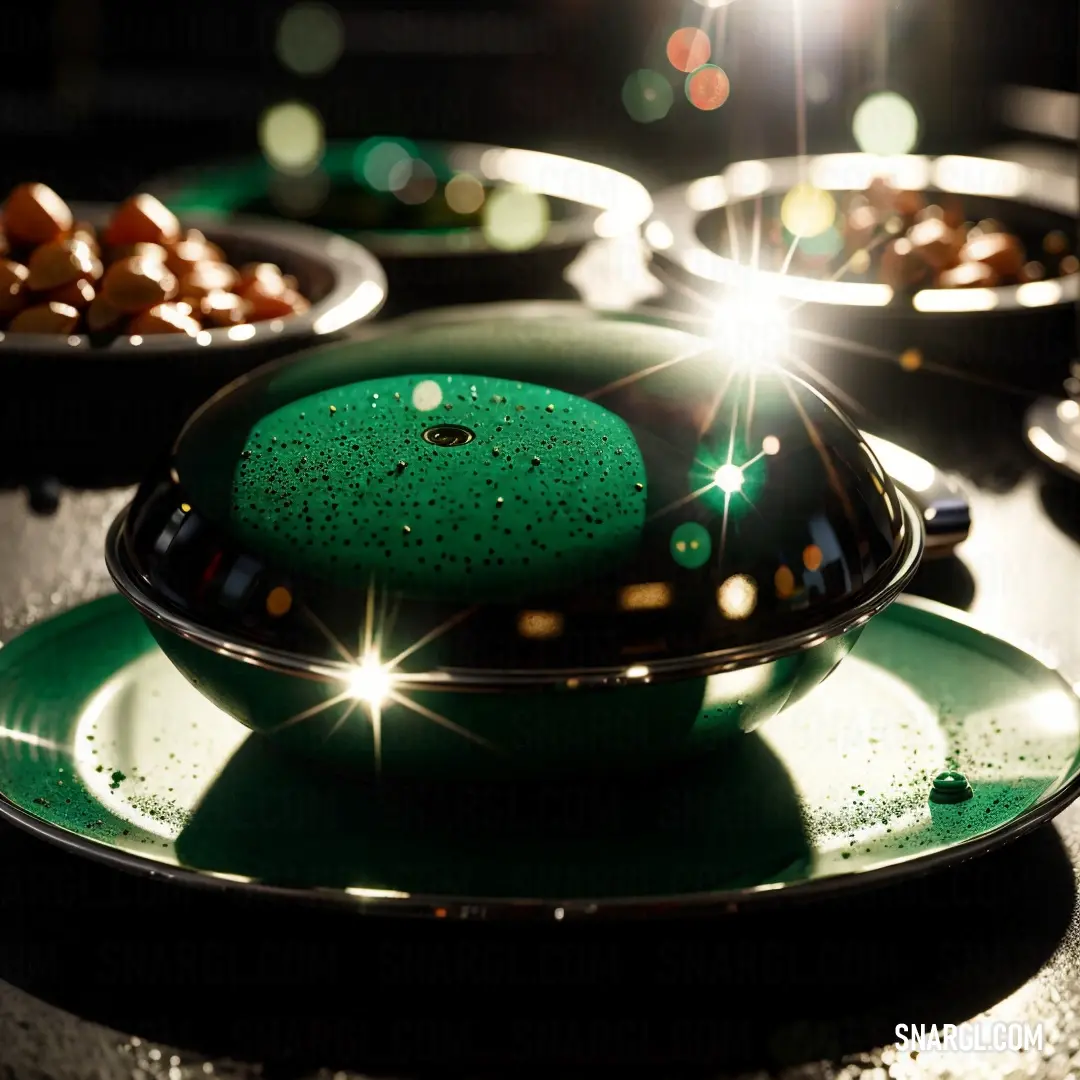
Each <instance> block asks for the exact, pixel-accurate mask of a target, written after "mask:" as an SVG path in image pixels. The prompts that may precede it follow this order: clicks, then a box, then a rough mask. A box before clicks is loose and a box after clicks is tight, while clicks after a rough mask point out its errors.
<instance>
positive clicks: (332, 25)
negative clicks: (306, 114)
mask: <svg viewBox="0 0 1080 1080" xmlns="http://www.w3.org/2000/svg"><path fill="white" fill-rule="evenodd" d="M344 49H345V29H344V27H343V26H342V23H341V16H340V15H338V13H337V12H336V11H335V10H334V9H333V8H332V7H331V6H330V5H329V4H324V3H319V2H317V0H314V2H312V0H309V2H306V3H301V4H293V6H292V7H291V8H289V10H288V11H286V12H285V14H284V15H283V16H282V17H281V22H280V23H278V31H277V56H278V59H279V60H280V61H281V63H282V64H283V65H284V66H285V67H287V68H288V69H289V70H290V71H295V72H296V74H297V75H323V74H325V73H326V72H327V71H329V70H330V69H331V68H332V67H333V66H334V65H335V64H336V63H337V62H338V60H340V59H341V54H342V52H343V51H344Z"/></svg>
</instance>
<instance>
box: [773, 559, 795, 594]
mask: <svg viewBox="0 0 1080 1080" xmlns="http://www.w3.org/2000/svg"><path fill="white" fill-rule="evenodd" d="M773 585H774V586H775V587H776V595H777V596H778V597H780V599H781V600H787V599H788V598H789V597H791V596H794V595H795V575H794V574H793V573H792V572H791V567H789V566H781V567H780V569H779V570H777V571H776V573H775V574H774V575H773Z"/></svg>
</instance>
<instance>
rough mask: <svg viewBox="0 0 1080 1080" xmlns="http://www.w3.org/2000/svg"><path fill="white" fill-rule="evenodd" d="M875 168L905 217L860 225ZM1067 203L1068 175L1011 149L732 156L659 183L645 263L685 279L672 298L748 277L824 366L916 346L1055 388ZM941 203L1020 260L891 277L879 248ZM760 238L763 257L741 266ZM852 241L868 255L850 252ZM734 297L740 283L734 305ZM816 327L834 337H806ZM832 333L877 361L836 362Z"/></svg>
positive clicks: (908, 355) (1068, 269)
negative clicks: (947, 275)
mask: <svg viewBox="0 0 1080 1080" xmlns="http://www.w3.org/2000/svg"><path fill="white" fill-rule="evenodd" d="M878 178H880V179H882V180H884V181H886V183H887V184H888V185H890V186H891V187H892V188H893V189H895V191H896V192H898V193H901V194H902V197H903V198H904V199H905V200H907V201H908V203H909V205H910V206H911V213H910V216H909V217H907V218H906V219H904V218H902V217H901V216H900V215H898V214H897V213H896V212H895V211H894V210H893V209H891V208H890V209H889V210H888V211H887V212H886V213H885V214H884V215H883V216H882V220H881V224H879V225H878V226H877V227H876V228H874V229H867V230H866V231H865V232H864V233H863V234H862V235H860V234H859V230H858V229H857V228H853V222H854V223H855V224H857V223H858V219H857V218H853V213H854V212H853V211H851V209H850V208H851V207H853V206H856V207H857V206H858V205H859V203H860V202H862V203H864V204H865V203H866V202H870V201H872V200H873V199H874V198H875V195H876V194H877V192H875V190H873V189H871V185H872V184H874V182H875V180H877V179H878ZM800 191H801V193H802V196H803V199H802V205H801V206H796V207H795V211H794V213H792V212H791V207H792V205H793V204H792V203H788V202H787V199H788V197H789V195H790V196H791V197H792V198H794V197H795V196H796V195H797V194H798V193H799V192H800ZM822 193H827V195H826V196H825V197H824V198H822ZM860 195H865V196H868V198H867V199H860V198H859V196H860ZM759 207H760V211H759ZM942 207H944V210H943V209H942ZM830 208H831V209H830ZM1076 208H1077V182H1076V178H1075V176H1069V175H1063V174H1058V173H1053V172H1048V171H1044V170H1039V169H1034V168H1029V167H1026V166H1023V165H1020V164H1018V163H1015V162H1009V161H998V160H991V159H986V158H975V157H960V156H944V157H938V158H929V157H922V156H916V155H907V156H901V157H893V158H878V157H875V156H872V155H867V154H829V155H824V156H820V157H814V158H809V159H807V160H805V161H800V159H798V158H783V159H774V160H770V161H743V162H738V163H736V164H734V165H731V166H729V167H728V168H727V169H726V170H725V172H724V173H722V174H720V175H717V176H710V177H704V178H702V179H699V180H696V181H693V182H692V183H689V184H682V185H679V186H677V187H672V188H669V189H667V190H665V191H663V192H661V193H660V194H659V195H657V196H656V199H655V211H654V214H653V217H652V219H651V221H650V222H649V224H648V226H647V227H646V230H645V236H646V240H647V242H648V244H649V246H650V248H651V251H652V253H653V260H654V265H655V266H657V267H658V268H659V269H660V271H661V273H663V272H664V271H667V273H668V275H674V276H675V278H676V280H677V281H678V282H679V283H680V284H679V285H677V286H676V287H675V291H674V292H673V294H672V295H673V299H676V300H678V301H679V302H680V303H682V302H683V301H684V300H685V299H686V297H685V292H686V290H687V289H689V290H692V291H693V292H694V293H696V294H699V295H700V296H701V297H702V298H703V299H704V300H705V301H707V302H711V301H722V300H723V298H724V297H725V296H726V295H729V294H732V293H734V292H735V290H741V289H744V288H745V289H749V290H752V292H753V296H754V297H755V298H756V300H758V301H762V300H763V301H764V304H765V308H766V309H770V308H771V307H773V306H775V309H776V310H775V312H770V311H768V310H766V311H763V312H762V314H761V317H760V321H763V322H768V321H769V320H770V319H772V317H773V315H775V316H777V317H778V318H780V319H783V318H785V317H789V318H790V320H791V323H792V325H793V326H795V327H797V328H798V329H800V330H802V331H804V332H807V333H805V336H804V337H803V339H802V340H801V342H800V345H799V352H800V356H801V357H802V358H803V359H805V360H808V361H809V362H811V363H814V362H816V361H817V360H818V359H820V358H822V357H823V356H825V357H826V358H827V360H828V363H829V365H830V366H835V365H837V364H839V365H840V366H841V367H843V366H844V365H845V364H847V366H849V367H850V366H856V367H861V368H863V369H865V371H866V372H867V373H868V375H870V376H871V377H872V376H873V374H874V373H875V372H877V371H880V370H881V368H882V364H881V363H880V361H881V360H888V359H892V360H893V361H894V363H893V364H892V365H891V366H892V367H894V368H895V367H897V363H896V361H900V360H901V357H904V358H905V361H902V362H903V363H904V364H905V367H906V369H907V370H913V369H914V368H916V367H918V366H921V365H922V364H923V362H924V361H925V366H926V367H927V368H930V367H933V366H944V367H947V368H951V369H956V370H964V371H970V372H973V373H979V374H981V375H983V376H986V377H988V378H992V379H994V380H996V381H998V382H1001V383H1006V384H1008V385H1010V386H1012V387H1014V388H1016V389H1024V390H1031V391H1033V392H1035V391H1039V390H1044V391H1048V390H1050V389H1057V388H1059V387H1060V385H1061V380H1062V378H1063V377H1064V375H1065V373H1066V367H1067V362H1068V359H1069V357H1070V356H1071V355H1072V350H1073V348H1074V335H1075V329H1074V319H1073V314H1072V310H1071V305H1072V304H1073V303H1074V302H1075V301H1076V299H1077V297H1078V296H1080V274H1078V273H1077V270H1078V269H1080V264H1078V262H1077V258H1076V250H1075V248H1076V245H1075V232H1076ZM759 212H760V220H761V228H760V233H759V234H758V235H759V237H760V239H759V240H758V241H755V239H754V232H755V224H754V222H755V215H756V214H758V213H759ZM833 212H835V216H831V215H832V214H833ZM935 214H938V215H941V214H944V216H945V218H946V219H947V218H948V216H949V215H950V214H951V215H957V221H956V222H953V223H951V224H953V225H954V226H957V227H955V229H954V232H955V235H957V236H960V237H961V238H964V239H966V238H967V237H968V236H972V237H974V238H977V237H978V236H979V235H980V234H982V235H989V234H991V233H993V232H995V230H996V232H997V233H998V234H1008V236H1009V237H1010V238H1011V240H1012V241H1019V245H1020V247H1022V249H1023V250H1024V252H1026V254H1025V255H1024V256H1023V258H1025V259H1027V260H1030V262H1028V263H1027V264H1025V266H1024V267H1023V269H1021V270H1020V271H1019V273H1018V274H1015V275H1010V276H1009V280H1011V283H1009V284H989V285H986V286H980V287H951V288H944V287H940V286H939V284H938V282H939V281H941V280H943V279H942V278H941V277H939V276H938V275H937V274H936V273H935V272H933V271H930V272H929V273H928V274H926V275H925V280H924V281H917V280H916V279H917V278H918V277H919V276H920V275H919V274H918V273H916V274H915V275H913V278H912V282H911V283H910V285H909V286H908V287H900V285H899V283H898V280H897V277H898V273H897V270H898V265H897V260H895V259H894V260H893V263H892V265H891V267H883V265H882V260H883V259H884V258H885V253H886V252H888V251H889V249H890V248H891V247H893V246H894V245H895V244H896V243H897V241H899V248H902V247H903V243H904V242H905V240H906V238H905V231H906V230H907V228H908V226H910V225H913V224H917V223H918V222H919V221H926V220H927V219H928V218H929V217H932V216H934V215H935ZM822 215H824V216H822ZM800 218H801V219H802V220H803V221H804V222H808V223H807V225H806V231H805V233H804V235H803V237H802V238H800V240H799V243H798V244H795V243H794V240H795V237H794V234H793V231H792V230H791V229H790V228H788V227H787V226H788V224H795V225H796V227H798V222H799V219H800ZM826 218H827V219H828V220H826ZM785 219H786V221H785ZM793 219H794V220H793ZM809 219H817V220H809ZM961 219H962V221H963V223H964V224H960V223H959V222H960V220H961ZM886 224H887V225H888V227H887V228H886ZM930 228H931V229H933V228H935V226H931V227H930ZM972 229H973V230H974V232H971V231H970V230H972ZM892 230H896V231H892ZM733 239H734V242H733ZM906 242H908V243H910V241H906ZM756 244H757V245H758V246H757V247H755V245H756ZM899 248H897V250H899ZM755 250H756V251H757V258H758V260H759V262H758V266H759V267H760V269H759V270H757V271H756V272H751V271H750V269H749V266H750V264H751V263H752V261H753V258H754V255H753V253H754V251H755ZM859 250H862V251H864V252H866V255H865V256H856V255H855V252H858V251H859ZM908 251H909V252H910V248H909V249H908ZM1036 264H1037V265H1036ZM945 265H948V264H945ZM902 274H903V271H902V270H901V276H902ZM972 280H975V279H974V278H973V279H972ZM985 280H986V281H988V282H990V281H995V280H1004V278H1002V276H1001V275H998V274H996V273H995V274H987V275H986V277H985ZM905 284H906V283H905ZM680 291H681V292H682V293H683V296H682V299H681V300H680V299H679V293H680ZM740 302H741V301H740V299H739V297H738V295H737V293H736V294H735V295H734V298H733V306H737V305H738V304H739V303H740ZM783 309H788V311H787V315H786V316H785V313H784V310H783ZM699 310H700V305H699ZM815 332H816V333H818V334H821V335H826V336H828V337H829V338H831V339H833V340H830V341H828V343H827V344H826V343H824V342H821V343H815V341H814V340H813V334H814V333H815ZM835 339H844V340H846V341H848V342H852V343H853V344H854V345H855V346H863V347H870V348H871V349H874V350H879V351H880V355H879V356H878V358H877V359H878V362H877V363H875V361H874V359H869V358H868V357H867V355H866V354H865V352H864V353H863V354H862V355H857V349H852V350H851V353H850V357H849V361H850V362H848V361H845V360H844V358H843V353H842V350H839V349H838V348H837V341H836V340H835Z"/></svg>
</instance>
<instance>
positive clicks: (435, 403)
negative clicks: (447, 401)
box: [412, 379, 442, 412]
mask: <svg viewBox="0 0 1080 1080" xmlns="http://www.w3.org/2000/svg"><path fill="white" fill-rule="evenodd" d="M412 404H413V408H414V409H416V410H417V411H418V412H431V411H432V409H437V408H438V407H439V406H440V405H441V404H442V387H441V386H440V385H439V384H438V383H437V382H435V380H434V379H425V380H424V381H423V382H418V383H417V384H416V385H415V386H414V387H413V392H412Z"/></svg>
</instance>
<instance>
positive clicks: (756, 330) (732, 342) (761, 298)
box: [709, 288, 791, 367]
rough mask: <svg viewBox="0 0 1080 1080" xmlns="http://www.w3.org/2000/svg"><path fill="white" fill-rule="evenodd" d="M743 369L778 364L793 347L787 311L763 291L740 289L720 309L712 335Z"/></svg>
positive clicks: (713, 323)
mask: <svg viewBox="0 0 1080 1080" xmlns="http://www.w3.org/2000/svg"><path fill="white" fill-rule="evenodd" d="M709 336H710V337H711V338H712V340H713V341H715V342H716V344H717V345H718V346H719V347H720V349H721V350H722V351H723V352H724V353H725V355H726V356H727V357H728V358H729V359H731V360H732V361H733V362H734V363H736V364H738V365H740V366H742V367H755V366H758V365H760V364H775V363H777V362H778V361H779V360H780V359H781V358H782V357H783V356H784V355H786V353H787V352H788V351H789V350H790V347H791V326H790V320H789V318H788V312H787V309H786V308H785V307H784V306H783V305H782V304H781V303H780V302H779V300H778V299H777V298H776V297H775V296H773V295H772V294H771V293H769V292H767V291H766V290H764V289H757V288H751V289H748V290H743V289H737V290H736V291H735V292H733V293H732V294H730V295H729V296H728V297H726V298H725V299H724V300H722V301H721V302H720V304H719V305H718V307H717V310H716V315H715V316H714V318H713V322H712V329H711V332H710V335H709Z"/></svg>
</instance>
